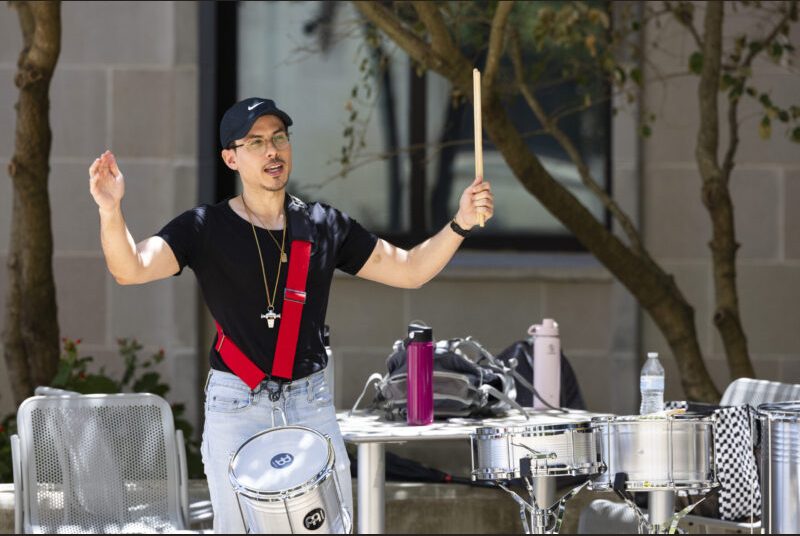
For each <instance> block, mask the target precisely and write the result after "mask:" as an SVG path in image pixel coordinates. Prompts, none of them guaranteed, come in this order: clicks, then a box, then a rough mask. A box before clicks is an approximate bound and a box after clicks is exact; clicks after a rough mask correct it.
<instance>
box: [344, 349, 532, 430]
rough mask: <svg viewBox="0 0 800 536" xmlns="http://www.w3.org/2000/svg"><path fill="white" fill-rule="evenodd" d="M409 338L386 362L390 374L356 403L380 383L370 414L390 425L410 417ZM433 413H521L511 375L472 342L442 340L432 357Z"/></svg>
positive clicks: (444, 415) (437, 415) (377, 379)
mask: <svg viewBox="0 0 800 536" xmlns="http://www.w3.org/2000/svg"><path fill="white" fill-rule="evenodd" d="M407 345H408V339H403V340H398V341H396V342H395V343H394V346H393V349H392V353H391V354H389V357H388V358H387V359H386V368H387V369H388V373H387V374H385V375H383V376H381V375H380V374H378V373H375V374H373V375H372V376H370V378H369V379H368V380H367V384H366V385H365V386H364V390H363V391H362V393H361V396H359V398H358V400H357V401H356V405H355V406H354V407H353V409H355V408H356V407H357V406H358V404H359V402H360V401H361V399H362V398H363V397H364V395H365V394H366V391H367V389H368V387H369V385H370V384H371V383H373V382H376V383H375V393H374V396H373V400H372V404H371V409H374V410H379V411H383V413H384V416H385V418H386V419H387V420H398V419H405V418H406V411H407V403H408V401H407V398H406V393H407V377H408V368H407V353H406V348H407ZM433 393H434V394H433V412H434V417H435V418H442V419H446V418H450V417H491V416H497V415H504V414H505V413H506V412H508V410H510V409H511V408H512V407H516V408H518V409H519V410H520V411H523V410H522V408H519V406H518V404H517V403H516V402H515V401H514V399H515V398H516V392H515V383H514V378H513V377H512V372H511V370H510V369H509V368H508V367H507V366H506V365H505V364H504V363H502V362H501V361H498V360H497V359H496V358H495V357H494V356H493V355H492V354H491V353H489V352H488V351H487V350H486V349H485V348H483V346H481V345H480V343H478V342H477V341H476V340H474V339H472V338H471V337H467V338H466V339H460V338H457V339H449V340H446V341H439V342H437V343H436V345H435V347H434V355H433Z"/></svg>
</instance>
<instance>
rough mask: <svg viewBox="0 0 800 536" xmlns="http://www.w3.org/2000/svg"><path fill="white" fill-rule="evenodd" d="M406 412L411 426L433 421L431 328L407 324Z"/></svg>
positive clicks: (407, 420)
mask: <svg viewBox="0 0 800 536" xmlns="http://www.w3.org/2000/svg"><path fill="white" fill-rule="evenodd" d="M408 338H409V343H408V381H407V385H408V414H407V417H406V422H407V423H408V424H409V425H412V426H420V425H425V424H431V423H432V422H433V329H431V328H429V327H427V326H420V325H417V324H411V325H410V326H408Z"/></svg>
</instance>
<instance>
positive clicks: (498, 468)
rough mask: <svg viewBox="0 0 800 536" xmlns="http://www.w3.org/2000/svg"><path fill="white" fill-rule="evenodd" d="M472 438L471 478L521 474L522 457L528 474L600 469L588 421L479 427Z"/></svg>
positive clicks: (592, 431) (593, 436)
mask: <svg viewBox="0 0 800 536" xmlns="http://www.w3.org/2000/svg"><path fill="white" fill-rule="evenodd" d="M470 439H471V440H472V479H473V480H506V479H510V478H520V477H521V476H522V471H521V467H520V466H521V462H520V460H521V459H523V458H527V459H529V460H530V467H531V476H533V477H539V476H561V475H571V476H575V475H593V474H596V473H597V472H599V471H600V470H602V465H603V464H602V461H601V459H600V458H599V456H598V451H597V441H596V439H595V430H594V428H593V427H592V425H591V422H590V421H585V422H574V423H564V422H563V421H562V422H553V423H542V424H530V425H522V426H509V427H504V428H498V427H481V428H478V429H477V431H476V432H475V433H474V434H472V435H471V436H470Z"/></svg>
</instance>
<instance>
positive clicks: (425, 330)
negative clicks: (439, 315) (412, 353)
mask: <svg viewBox="0 0 800 536" xmlns="http://www.w3.org/2000/svg"><path fill="white" fill-rule="evenodd" d="M408 338H409V339H411V342H433V328H431V327H429V326H422V325H420V324H410V325H409V326H408Z"/></svg>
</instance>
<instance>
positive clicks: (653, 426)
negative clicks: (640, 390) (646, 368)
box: [591, 414, 716, 491]
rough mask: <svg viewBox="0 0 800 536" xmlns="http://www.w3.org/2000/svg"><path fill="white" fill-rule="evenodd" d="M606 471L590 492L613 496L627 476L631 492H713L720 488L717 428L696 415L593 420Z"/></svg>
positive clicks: (707, 418) (708, 420) (594, 483)
mask: <svg viewBox="0 0 800 536" xmlns="http://www.w3.org/2000/svg"><path fill="white" fill-rule="evenodd" d="M592 423H593V425H594V426H595V427H596V428H597V429H598V430H599V432H600V433H599V434H598V436H597V437H598V440H599V450H600V453H601V456H602V459H603V461H604V462H605V463H606V465H607V469H606V471H605V473H604V474H602V475H601V476H599V477H597V478H595V479H594V481H593V482H592V484H591V486H592V489H595V490H601V491H612V490H613V488H614V479H615V476H616V475H617V473H626V474H627V478H626V481H625V489H626V490H628V491H656V490H681V489H710V488H712V487H713V486H714V485H715V484H716V471H715V467H714V422H713V421H712V419H711V418H710V417H702V416H697V415H685V414H684V415H670V416H658V417H656V416H624V417H595V418H593V419H592Z"/></svg>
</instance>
